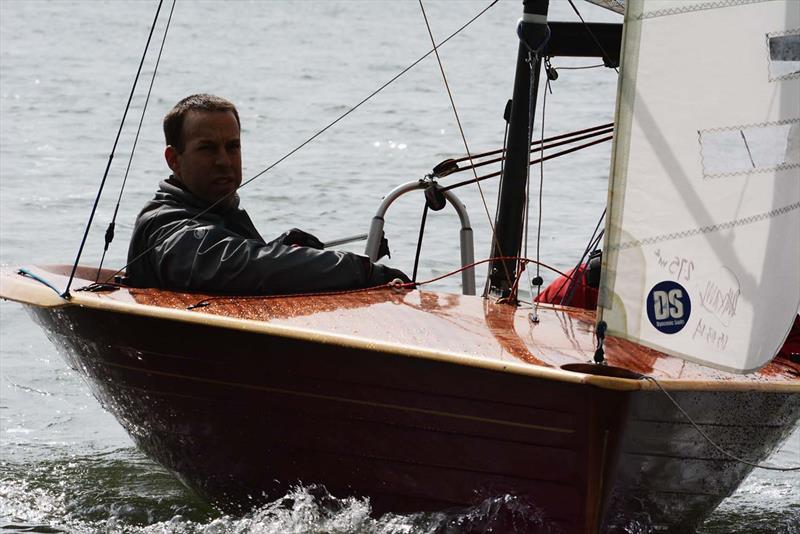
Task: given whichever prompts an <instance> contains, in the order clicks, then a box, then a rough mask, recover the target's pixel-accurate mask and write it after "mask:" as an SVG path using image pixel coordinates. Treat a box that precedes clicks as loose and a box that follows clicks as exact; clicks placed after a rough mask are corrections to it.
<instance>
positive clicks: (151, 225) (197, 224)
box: [127, 177, 389, 294]
mask: <svg viewBox="0 0 800 534" xmlns="http://www.w3.org/2000/svg"><path fill="white" fill-rule="evenodd" d="M238 204H239V202H238V198H237V200H236V202H235V203H234V206H233V207H230V208H227V209H222V208H221V209H214V210H211V211H209V212H207V213H204V214H202V215H200V213H201V212H202V211H203V210H204V209H205V208H206V207H207V205H205V204H204V203H203V202H202V201H201V200H200V199H198V198H197V197H195V196H194V195H192V194H191V193H190V192H189V191H187V190H186V189H184V188H183V187H182V186H181V184H180V183H179V182H177V181H176V180H175V179H174V178H172V177H170V179H168V180H165V181H163V182H161V184H159V189H158V191H157V192H156V196H155V198H153V200H151V201H149V202H148V203H147V204H146V205H145V207H144V209H143V210H142V211H141V213H139V216H138V217H137V219H136V225H135V227H134V230H133V236H132V238H131V244H130V247H129V249H128V262H132V263H130V265H129V266H128V272H127V277H128V281H129V283H130V284H131V285H133V286H136V287H159V288H164V289H174V290H184V291H203V292H210V293H220V294H288V293H302V292H311V291H330V290H340V289H354V288H362V287H370V286H376V285H380V284H382V283H385V281H386V280H385V276H383V274H384V272H383V271H384V269H386V270H389V269H388V268H384V266H382V265H379V264H374V265H373V264H371V263H370V261H369V259H368V258H366V257H364V256H359V255H357V254H352V253H349V252H338V251H332V250H317V249H315V248H310V247H303V246H291V245H286V244H284V243H283V241H282V239H281V238H278V239H276V240H274V241H270V242H269V243H267V242H265V241H264V239H263V238H262V237H261V236H260V235H259V233H258V231H257V230H256V228H255V226H253V223H252V221H251V220H250V217H249V216H248V215H247V212H245V211H244V210H242V209H239V207H238ZM192 218H195V220H193V221H192V220H191V219H192ZM189 221H191V222H189ZM178 228H180V229H178ZM151 247H152V249H151ZM140 256H141V257H140ZM137 258H138V259H137Z"/></svg>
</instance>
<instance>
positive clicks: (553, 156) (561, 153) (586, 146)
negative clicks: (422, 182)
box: [440, 135, 614, 192]
mask: <svg viewBox="0 0 800 534" xmlns="http://www.w3.org/2000/svg"><path fill="white" fill-rule="evenodd" d="M613 138H614V136H613V135H609V136H608V137H603V138H601V139H597V140H595V141H592V142H590V143H584V144H582V145H578V146H576V147H572V148H568V149H566V150H562V151H561V152H556V153H554V154H548V155H547V156H544V157H543V158H538V159H532V160H531V161H530V164H531V165H533V164H536V163H540V162H542V161H547V160H551V159H553V158H557V157H559V156H564V155H566V154H571V153H572V152H577V151H578V150H583V149H584V148H589V147H590V146H594V145H597V144H600V143H604V142H605V141H610V140H611V139H613ZM545 148H546V147H545ZM498 176H500V172H499V171H498V172H493V173H491V174H487V175H485V176H479V177H478V178H477V179H476V178H471V179H469V180H464V181H463V182H456V183H454V184H452V185H448V186H447V187H442V188H441V189H440V191H442V192H444V191H450V190H451V189H456V188H458V187H463V186H465V185H469V184H471V183H474V182H482V181H484V180H488V179H489V178H497V177H498Z"/></svg>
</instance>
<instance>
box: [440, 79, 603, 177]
mask: <svg viewBox="0 0 800 534" xmlns="http://www.w3.org/2000/svg"><path fill="white" fill-rule="evenodd" d="M551 94H552V91H551ZM598 130H608V131H613V130H614V123H613V122H609V123H608V124H601V125H600V126H592V127H591V128H585V129H583V130H575V131H573V132H567V133H563V134H559V135H554V136H553V137H548V138H547V139H544V140H543V141H544V142H545V143H549V142H551V141H558V140H560V139H566V138H571V137H575V136H577V135H581V134H585V133H591V132H595V133H594V134H593V135H598V134H600V133H604V132H598ZM587 137H591V135H589V136H584V137H579V138H578V139H586V138H587ZM578 139H575V140H576V141H577V140H578ZM541 142H542V141H540V140H539V139H537V140H536V141H531V152H533V151H534V150H535V148H534V147H538V146H539V144H540V143H541ZM555 146H557V145H555ZM504 152H505V146H504V147H503V148H500V149H497V150H491V151H489V152H483V153H481V154H473V155H472V158H471V159H480V158H483V157H486V156H494V155H495V154H502V153H504ZM469 159H470V157H469V156H462V157H460V158H455V159H452V160H451V161H452V163H461V162H462V161H467V160H469ZM501 160H502V158H499V159H498V160H495V161H501ZM462 169H467V167H463V168H462V167H459V168H458V169H456V170H454V171H453V172H459V171H461V170H462Z"/></svg>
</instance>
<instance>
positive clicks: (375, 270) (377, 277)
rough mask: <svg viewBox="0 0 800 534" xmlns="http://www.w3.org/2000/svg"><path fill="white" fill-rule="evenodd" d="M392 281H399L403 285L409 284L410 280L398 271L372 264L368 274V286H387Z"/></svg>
mask: <svg viewBox="0 0 800 534" xmlns="http://www.w3.org/2000/svg"><path fill="white" fill-rule="evenodd" d="M394 279H399V280H400V281H402V282H403V283H404V284H408V283H410V282H411V279H410V278H409V277H408V276H406V274H405V273H404V272H403V271H401V270H400V269H393V268H391V267H387V266H385V265H381V264H380V263H373V264H372V269H371V271H370V273H369V285H370V286H380V285H383V284H388V283H389V282H391V281H392V280H394Z"/></svg>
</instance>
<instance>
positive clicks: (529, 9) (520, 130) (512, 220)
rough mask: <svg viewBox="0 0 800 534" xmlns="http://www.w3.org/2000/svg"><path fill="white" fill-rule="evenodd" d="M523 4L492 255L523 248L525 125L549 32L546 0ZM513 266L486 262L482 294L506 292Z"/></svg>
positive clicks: (533, 105)
mask: <svg viewBox="0 0 800 534" xmlns="http://www.w3.org/2000/svg"><path fill="white" fill-rule="evenodd" d="M522 3H523V15H522V19H521V20H520V22H519V27H518V32H517V33H518V34H519V37H520V42H519V50H518V52H517V70H516V74H515V77H514V92H513V96H512V104H511V120H510V121H509V126H508V144H507V149H506V160H505V165H504V167H503V174H502V175H501V178H500V198H499V203H498V208H497V214H496V216H495V226H494V227H495V241H494V243H493V244H492V254H491V257H492V258H497V257H501V256H506V257H509V256H514V257H516V256H519V253H520V249H521V247H522V230H523V217H524V214H525V188H526V185H527V177H528V168H529V167H530V163H529V161H530V160H529V157H530V142H531V139H530V135H531V132H530V126H531V125H532V123H533V118H534V114H535V110H536V95H537V91H538V89H539V73H540V70H541V63H542V61H541V55H540V54H539V53H538V52H539V51H541V50H542V49H543V48H544V46H545V45H546V44H547V39H548V37H549V33H550V32H549V29H548V27H547V10H548V7H549V0H523V2H522ZM529 61H530V62H532V63H529ZM531 83H532V84H533V88H532V89H533V90H531ZM517 266H518V262H517V260H505V261H499V260H496V261H492V262H491V263H490V264H489V281H488V284H487V288H486V295H491V296H495V297H505V296H507V295H508V294H509V293H510V290H511V287H512V286H513V285H514V281H515V279H516V272H517Z"/></svg>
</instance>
